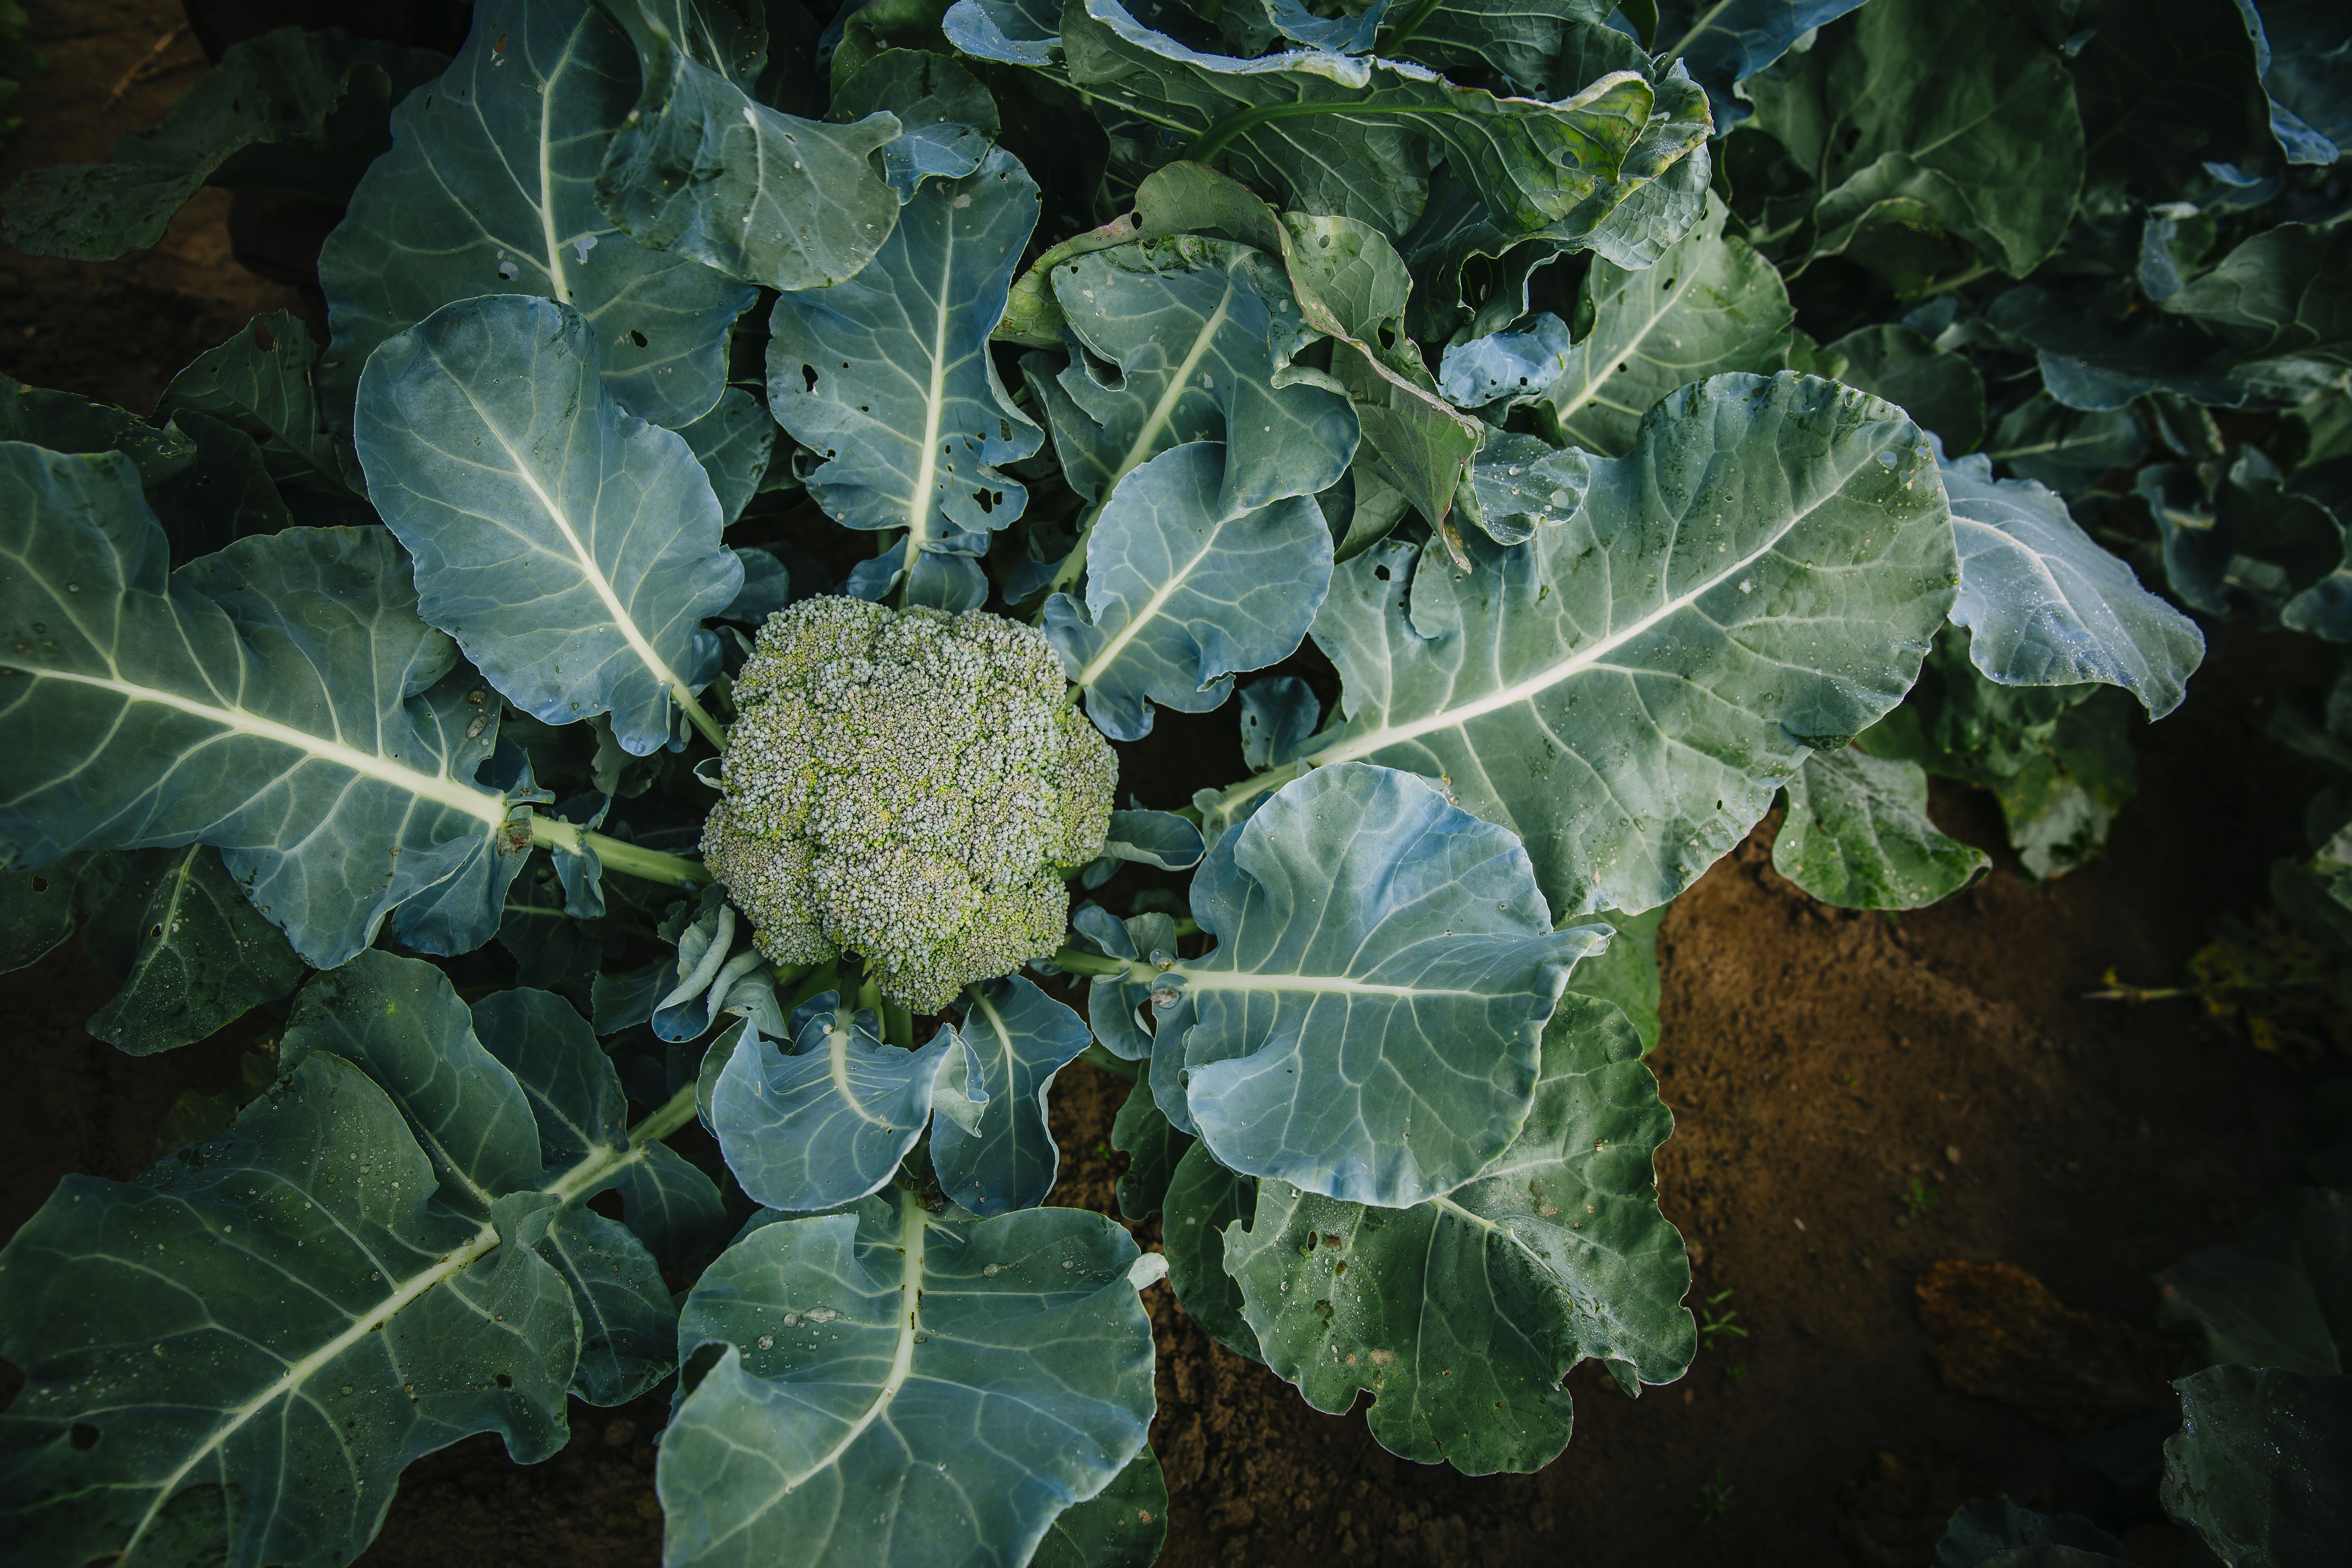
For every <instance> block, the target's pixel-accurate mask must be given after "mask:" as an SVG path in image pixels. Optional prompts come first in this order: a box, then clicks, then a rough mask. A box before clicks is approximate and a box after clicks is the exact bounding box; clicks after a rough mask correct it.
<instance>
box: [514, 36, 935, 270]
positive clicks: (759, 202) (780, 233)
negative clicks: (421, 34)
mask: <svg viewBox="0 0 2352 1568" xmlns="http://www.w3.org/2000/svg"><path fill="white" fill-rule="evenodd" d="M614 4H616V5H619V6H622V7H628V6H637V5H639V0H614ZM639 9H640V11H641V12H642V10H644V9H647V7H643V6H639ZM480 31H481V25H480V23H479V21H477V22H476V24H475V32H476V35H477V36H478V35H479V33H480ZM631 33H632V36H633V37H635V39H636V41H637V46H638V58H639V63H640V67H641V70H642V80H643V83H644V90H643V92H642V93H641V94H640V95H639V96H638V98H637V101H636V105H635V108H633V109H631V110H628V111H627V114H626V116H625V118H624V119H622V120H621V121H619V126H620V129H619V132H618V133H617V134H615V135H614V137H613V139H612V142H611V145H610V146H609V147H608V148H606V149H604V164H603V166H602V167H601V168H599V169H598V170H597V171H596V201H597V205H599V206H600V207H602V208H603V210H604V213H605V214H607V215H608V216H610V217H611V218H612V220H613V221H614V223H616V224H618V225H619V226H621V227H622V228H623V229H624V230H625V231H626V232H627V233H628V234H629V235H630V236H631V237H634V238H635V240H636V241H637V242H638V243H639V244H641V245H646V246H649V247H652V248H653V249H655V250H658V251H662V252H665V253H667V254H669V255H673V256H677V257H691V258H694V259H695V260H697V261H699V262H702V263H704V264H705V265H706V266H709V267H711V268H716V269H717V270H718V271H719V272H721V273H724V274H726V275H728V276H729V277H732V278H740V279H743V280H744V281H746V282H750V283H758V284H762V285H764V286H766V287H768V288H771V289H822V288H824V287H825V286H826V285H827V284H832V283H838V282H840V281H841V280H842V279H845V278H850V277H854V276H856V273H857V271H858V269H859V268H863V267H864V266H865V265H866V262H867V261H869V260H871V259H872V258H873V257H874V254H875V252H876V251H877V250H878V249H880V248H881V246H882V243H883V241H885V240H887V239H888V238H889V237H890V230H891V226H892V225H893V224H894V223H895V222H896V221H897V219H898V194H897V193H896V192H894V191H893V190H892V189H891V188H890V186H889V184H887V182H886V181H885V180H884V179H883V178H882V176H881V174H880V172H879V171H878V170H877V168H876V166H875V163H874V162H873V159H872V154H873V153H875V151H876V150H877V149H878V148H880V147H882V146H883V145H884V144H885V143H886V142H891V141H893V140H894V139H896V138H897V137H898V130H899V126H898V119H897V118H896V117H895V116H893V115H890V114H887V113H878V114H869V115H867V116H866V117H865V118H864V119H862V120H860V121H857V122H856V124H853V125H835V124H831V123H828V122H826V121H820V120H803V119H801V118H800V117H799V116H797V115H792V114H786V113H784V112H782V110H775V109H771V108H769V107H768V106H767V105H766V104H764V103H761V102H759V101H758V100H754V99H753V98H752V97H751V94H750V93H749V92H748V91H747V90H746V89H745V85H746V84H742V83H739V82H738V81H736V80H732V79H730V78H729V76H728V75H727V74H726V72H725V71H724V70H722V69H714V68H712V67H711V65H709V64H706V63H705V62H703V61H701V60H698V59H696V58H694V55H693V52H692V51H691V50H689V49H682V48H678V47H675V46H674V45H673V44H672V42H671V40H670V37H668V35H667V30H665V31H664V32H663V33H661V34H656V33H653V32H651V31H650V30H648V29H646V28H644V27H642V26H633V27H632V28H631Z"/></svg>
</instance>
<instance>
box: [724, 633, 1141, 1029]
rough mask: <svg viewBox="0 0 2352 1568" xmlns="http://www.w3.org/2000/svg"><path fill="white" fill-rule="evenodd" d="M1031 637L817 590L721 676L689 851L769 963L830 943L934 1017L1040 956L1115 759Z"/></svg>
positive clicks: (1100, 819) (1106, 812)
mask: <svg viewBox="0 0 2352 1568" xmlns="http://www.w3.org/2000/svg"><path fill="white" fill-rule="evenodd" d="M1066 689H1067V687H1066V683H1065V682H1064V680H1063V679H1062V668H1061V664H1060V661H1059V660H1058V658H1056V657H1055V653H1054V650H1053V647H1051V645H1049V644H1048V643H1047V642H1046V641H1045V637H1044V636H1043V635H1041V634H1040V633H1038V632H1037V631H1035V630H1034V629H1033V628H1031V627H1029V626H1023V625H1021V624H1020V623H1019V622H1016V621H1009V620H1006V619H1005V618H1003V616H992V615H989V614H986V613H985V612H982V611H978V610H974V611H971V612H969V613H967V614H964V615H960V616H950V615H945V614H942V613H941V612H940V611H937V610H929V609H920V608H913V609H906V610H895V611H894V610H890V609H887V608H885V607H883V606H882V605H873V604H867V603H866V602H865V601H863V600H860V599H847V598H816V599H804V600H803V601H801V602H800V603H799V604H796V605H792V606H791V607H789V608H787V609H783V610H780V611H778V612H777V613H776V614H775V615H773V616H770V617H769V618H768V622H767V625H765V626H762V627H761V629H760V633H759V637H758V638H757V640H756V642H755V644H754V646H753V648H752V652H751V658H750V659H749V661H747V662H746V663H745V664H744V666H743V670H742V673H741V674H740V676H738V677H737V678H736V681H735V703H736V707H737V710H738V715H739V716H738V717H737V719H736V721H735V722H734V724H733V725H732V727H731V728H730V731H729V732H728V748H727V757H726V761H725V763H724V764H723V765H722V770H721V775H720V776H721V781H722V783H721V788H722V793H723V794H724V796H725V799H724V800H723V802H722V803H721V804H720V805H719V807H718V808H717V809H716V810H714V811H713V812H712V813H711V814H710V819H709V824H708V825H707V826H705V827H704V829H703V837H702V853H703V858H704V859H705V860H706V861H708V862H709V867H710V869H711V873H712V874H713V875H714V876H716V877H717V878H718V879H719V883H720V885H721V886H723V887H724V888H725V889H727V894H728V897H729V898H730V899H731V900H734V902H735V905H736V907H737V908H739V909H740V910H742V911H743V912H744V913H745V914H746V915H748V916H750V917H751V924H752V927H753V929H754V931H755V933H756V939H757V942H758V944H759V947H760V950H761V952H764V953H766V954H767V955H768V956H769V957H770V958H771V959H773V960H774V961H775V962H776V963H784V964H801V963H819V962H822V961H823V960H824V959H827V958H831V957H833V956H835V954H836V953H838V952H845V951H846V952H854V953H856V954H857V955H858V956H860V957H861V958H863V959H865V960H866V968H867V973H869V974H870V975H871V976H872V977H873V979H874V981H875V983H876V984H877V985H879V986H880V987H881V989H882V991H883V993H884V994H886V995H888V996H890V997H891V998H893V999H894V1000H896V1001H898V1002H900V1003H902V1004H904V1005H906V1006H908V1007H909V1008H911V1009H912V1010H914V1011H916V1012H918V1013H930V1012H937V1011H938V1010H939V1009H940V1008H941V1007H944V1006H946V1005H948V1003H950V1001H952V1000H953V999H954V998H955V995H956V994H957V993H958V992H960V991H961V990H962V989H963V988H964V987H965V986H966V985H969V984H972V983H973V982H975V981H980V980H987V979H992V978H993V977H995V976H997V975H1000V974H1004V973H1010V972H1012V971H1013V970H1015V969H1018V968H1019V967H1020V966H1021V965H1022V964H1023V963H1026V962H1028V961H1029V960H1031V959H1033V958H1039V957H1043V956H1044V955H1045V954H1047V953H1049V952H1053V951H1054V950H1055V947H1056V946H1058V945H1059V944H1060V942H1061V940H1062V935H1063V931H1064V928H1065V924H1066V921H1067V919H1068V916H1069V904H1070V900H1069V891H1068V889H1067V888H1066V886H1065V885H1064V881H1063V879H1064V877H1065V876H1066V874H1067V872H1068V870H1069V869H1071V868H1076V867H1078V866H1082V865H1084V864H1085V863H1086V862H1087V861H1088V860H1091V859H1093V858H1095V857H1096V856H1097V855H1098V854H1099V853H1101V850H1102V846H1103V839H1104V837H1105V836H1106V835H1107V834H1108V832H1109V829H1110V806H1111V791H1112V785H1113V784H1114V783H1115V782H1116V780H1117V778H1118V760H1117V758H1116V757H1115V756H1113V754H1112V752H1111V749H1110V747H1109V745H1108V743H1107V742H1105V741H1104V740H1103V738H1102V737H1101V736H1100V735H1099V734H1097V733H1096V731H1095V728H1094V726H1093V725H1092V724H1090V723H1089V722H1087V719H1086V718H1085V717H1084V715H1082V714H1081V713H1079V712H1078V710H1077V709H1076V707H1075V706H1074V705H1072V704H1071V703H1069V702H1068V701H1067V700H1066V698H1065V693H1066Z"/></svg>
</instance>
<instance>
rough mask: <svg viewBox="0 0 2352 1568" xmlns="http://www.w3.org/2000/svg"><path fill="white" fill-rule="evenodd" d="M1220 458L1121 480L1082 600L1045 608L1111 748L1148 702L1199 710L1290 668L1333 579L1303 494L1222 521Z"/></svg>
mask: <svg viewBox="0 0 2352 1568" xmlns="http://www.w3.org/2000/svg"><path fill="white" fill-rule="evenodd" d="M1225 468H1226V464H1225V449H1224V447H1223V446H1221V445H1219V444H1217V443H1216V442H1213V441H1193V442H1189V443H1187V444H1186V445H1184V446H1181V447H1171V448H1170V449H1169V450H1167V451H1165V452H1162V453H1160V455H1159V456H1158V457H1156V458H1152V459H1151V460H1150V462H1148V463H1146V464H1144V465H1143V466H1142V467H1141V468H1137V469H1136V470H1134V471H1133V472H1132V473H1130V474H1129V475H1128V476H1127V478H1125V479H1121V480H1120V481H1119V483H1118V489H1115V490H1113V491H1112V492H1111V496H1110V500H1109V501H1108V503H1106V504H1105V506H1104V507H1103V509H1102V515H1101V517H1100V518H1099V519H1097V521H1096V522H1095V525H1094V531H1093V533H1092V534H1091V535H1089V536H1088V541H1087V598H1086V608H1085V610H1084V611H1083V612H1081V610H1080V609H1079V607H1078V604H1077V602H1076V600H1074V599H1072V598H1070V597H1069V595H1066V594H1056V595H1054V596H1053V597H1052V598H1050V599H1048V600H1046V601H1045V636H1046V637H1048V638H1049V639H1051V641H1052V642H1053V644H1054V647H1055V649H1056V650H1057V651H1059V652H1060V654H1061V656H1062V668H1064V670H1065V671H1066V672H1067V673H1068V675H1069V678H1070V679H1071V681H1072V683H1073V684H1075V685H1076V686H1077V687H1078V688H1079V689H1081V690H1083V691H1084V692H1085V693H1086V696H1087V717H1088V718H1090V719H1092V720H1093V721H1095V724H1096V726H1097V728H1098V729H1100V730H1101V731H1103V733H1104V734H1106V735H1108V736H1109V737H1110V738H1111V739H1113V740H1115V741H1133V740H1138V739H1139V738H1141V737H1142V736H1144V735H1147V734H1149V733H1150V731H1151V720H1152V705H1153V704H1154V703H1155V702H1156V703H1158V704H1160V706H1162V707H1166V708H1173V709H1175V710H1177V711H1179V712H1182V713H1205V712H1207V711H1209V710H1212V709H1214V708H1218V707H1221V706H1223V703H1224V700H1225V699H1226V698H1228V697H1230V696H1231V695H1232V694H1233V678H1234V673H1235V672H1236V671H1239V670H1249V669H1262V668H1265V666H1267V665H1269V664H1273V663H1276V661H1278V660H1280V659H1283V658H1288V657H1289V656H1290V654H1291V653H1293V652H1294V651H1296V650H1297V647H1298V645H1299V644H1300V643H1302V642H1304V641H1305V640H1306V638H1307V626H1308V625H1309V624H1310V623H1312V622H1313V620H1314V619H1315V611H1316V609H1317V608H1318V606H1319V605H1321V604H1322V603H1323V595H1324V592H1325V590H1326V589H1327V588H1328V586H1329V585H1330V582H1331V530H1330V528H1329V526H1328V525H1327V524H1326V523H1325V522H1324V521H1323V513H1322V511H1321V510H1320V509H1319V508H1318V507H1317V506H1316V504H1315V502H1314V500H1312V499H1311V498H1310V497H1307V496H1288V497H1286V498H1284V499H1283V500H1277V501H1274V502H1272V503H1270V504H1268V505H1266V506H1264V507H1260V508H1258V509H1256V510H1249V511H1242V512H1226V511H1223V510H1222V508H1221V505H1220V497H1219V495H1218V489H1219V487H1220V485H1221V484H1223V480H1224V479H1225Z"/></svg>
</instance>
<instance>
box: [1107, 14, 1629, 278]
mask: <svg viewBox="0 0 2352 1568" xmlns="http://www.w3.org/2000/svg"><path fill="white" fill-rule="evenodd" d="M1062 47H1063V52H1064V58H1066V61H1067V64H1068V69H1069V76H1070V79H1071V80H1072V81H1073V82H1074V83H1075V84H1076V86H1077V87H1078V88H1079V89H1082V90H1083V91H1084V92H1086V93H1087V95H1088V96H1089V97H1090V98H1092V99H1095V100H1099V103H1100V105H1101V106H1102V107H1103V108H1106V109H1108V110H1121V111H1124V112H1127V113H1129V114H1132V115H1134V116H1135V117H1136V118H1137V119H1139V120H1140V121H1143V122H1144V123H1145V124H1146V125H1149V126H1152V127H1162V128H1165V129H1167V130H1169V131H1171V132H1174V133H1175V134H1174V136H1173V137H1171V138H1170V140H1171V141H1172V142H1174V143H1175V146H1174V148H1172V149H1171V151H1174V152H1175V153H1176V155H1177V156H1181V157H1185V158H1190V159H1193V160H1195V161H1198V162H1201V163H1222V164H1223V165H1224V166H1225V167H1227V168H1229V169H1231V170H1232V171H1233V173H1234V174H1236V175H1238V176H1239V177H1241V178H1242V179H1244V181H1247V182H1250V183H1252V184H1257V185H1260V186H1262V187H1264V188H1265V189H1268V190H1272V191H1275V192H1277V193H1279V194H1280V195H1281V196H1282V198H1283V204H1284V205H1286V206H1289V207H1294V208H1297V209H1298V210H1300V211H1302V212H1316V213H1329V214H1333V215H1336V216H1343V217H1355V218H1361V219H1363V220H1364V221H1366V222H1368V223H1371V224H1373V225H1375V226H1378V227H1380V228H1381V229H1382V230H1384V231H1385V232H1387V233H1389V234H1391V235H1402V234H1403V233H1404V231H1405V230H1406V229H1408V228H1410V227H1411V226H1412V222H1413V220H1414V219H1415V218H1416V217H1418V216H1420V214H1421V209H1422V205H1423V201H1424V200H1425V199H1426V196H1427V192H1428V179H1427V175H1426V170H1427V169H1428V166H1429V163H1430V162H1431V160H1432V157H1433V155H1434V154H1439V153H1442V154H1443V155H1444V156H1445V157H1447V158H1448V159H1449V160H1451V162H1452V163H1453V165H1454V169H1455V171H1456V172H1457V173H1458V174H1460V175H1461V176H1462V177H1463V178H1464V179H1465V180H1466V181H1468V182H1469V183H1470V184H1471V185H1472V186H1473V187H1474V188H1475V190H1476V192H1477V194H1478V195H1479V196H1480V198H1481V199H1483V200H1484V201H1485V203H1486V205H1487V207H1488V208H1489V209H1490V211H1491V212H1492V213H1493V215H1494V216H1495V218H1496V221H1498V222H1499V223H1501V224H1502V225H1504V226H1506V227H1507V228H1510V229H1512V230H1515V231H1517V232H1521V233H1528V232H1532V231H1534V230H1536V229H1539V228H1542V227H1544V226H1547V225H1549V224H1554V223H1558V222H1559V221H1561V220H1563V219H1566V218H1569V217H1570V216H1571V215H1574V214H1578V213H1579V212H1580V209H1583V208H1585V206H1586V204H1587V203H1592V204H1594V210H1592V211H1591V212H1590V214H1589V216H1590V221H1591V222H1593V223H1597V222H1599V220H1600V218H1601V216H1602V215H1604V214H1605V213H1606V211H1607V210H1608V208H1609V207H1610V206H1612V205H1615V202H1616V201H1617V200H1618V199H1619V198H1620V197H1621V196H1622V191H1620V190H1619V189H1618V188H1617V187H1616V185H1615V184H1614V182H1615V181H1616V179H1617V176H1618V174H1619V172H1620V170H1621V168H1622V165H1623V163H1624V162H1625V158H1626V155H1627V153H1629V152H1630V151H1631V150H1632V148H1633V143H1634V142H1635V140H1636V139H1637V138H1638V137H1639V136H1640V135H1641V133H1642V131H1643V127H1644V126H1645V125H1646V124H1647V123H1648V121H1649V118H1650V109H1651V103H1652V99H1653V92H1652V89H1651V86H1650V83H1649V82H1648V81H1647V80H1646V79H1643V77H1642V76H1641V75H1639V74H1638V73H1634V72H1630V71H1627V72H1618V73H1613V74H1612V75H1610V76H1606V77H1603V78H1602V79H1600V80H1599V81H1596V82H1593V83H1591V85H1590V86H1587V87H1585V88H1584V89H1582V90H1581V91H1580V92H1578V93H1577V94H1576V95H1575V96H1574V97H1572V98H1570V99H1567V100H1563V101H1561V102H1559V103H1546V102H1542V101H1539V100H1534V99H1524V98H1508V97H1496V96H1495V95H1494V94H1491V93H1487V92H1483V91H1480V90H1478V89H1475V88H1464V87H1456V86H1454V84H1452V83H1451V82H1448V81H1446V80H1444V79H1443V78H1440V77H1438V76H1436V75H1435V74H1434V73H1433V72H1430V71H1428V70H1427V69H1425V68H1422V67H1419V66H1413V65H1410V64H1407V63H1405V62H1402V61H1399V62H1388V61H1382V62H1379V63H1371V62H1368V61H1366V60H1364V59H1362V58H1358V57H1353V56H1347V55H1334V54H1322V53H1317V52H1314V51H1298V52H1297V53H1293V54H1288V55H1276V56H1267V57H1265V58H1260V59H1255V60H1243V59H1236V58H1232V57H1230V56H1225V55H1211V54H1202V53H1201V52H1199V51H1196V50H1193V49H1190V48H1187V47H1184V46H1183V45H1181V44H1179V43H1177V42H1176V41H1175V40H1174V39H1172V38H1170V37H1167V36H1165V35H1164V34H1160V33H1157V32H1154V31H1152V30H1151V29H1150V28H1149V27H1147V26H1143V25H1142V24H1140V23H1139V22H1138V21H1137V20H1136V19H1135V17H1134V16H1131V15H1130V14H1129V11H1128V10H1127V8H1126V7H1125V6H1124V5H1120V4H1119V0H1066V5H1065V6H1064V8H1063V13H1062ZM1167 161H1168V158H1167V156H1166V155H1164V154H1163V155H1160V156H1156V157H1153V158H1152V159H1151V162H1152V163H1155V164H1156V163H1165V162H1167Z"/></svg>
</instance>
